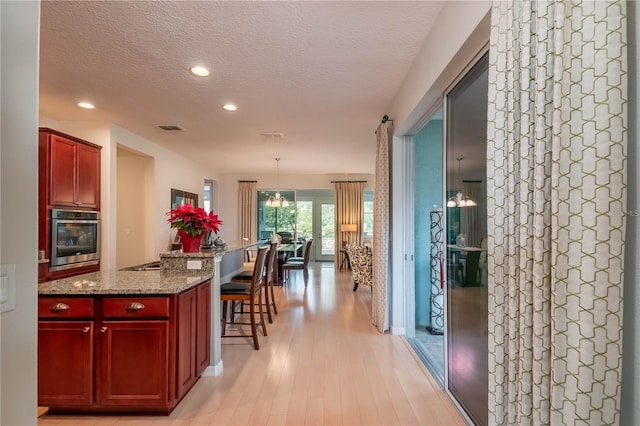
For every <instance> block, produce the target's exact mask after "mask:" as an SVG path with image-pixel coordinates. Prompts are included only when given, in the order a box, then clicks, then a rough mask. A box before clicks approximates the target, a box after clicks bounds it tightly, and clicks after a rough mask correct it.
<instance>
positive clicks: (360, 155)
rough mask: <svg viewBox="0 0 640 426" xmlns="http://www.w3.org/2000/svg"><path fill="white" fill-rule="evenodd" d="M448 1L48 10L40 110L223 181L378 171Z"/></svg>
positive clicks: (51, 4)
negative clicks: (96, 127) (397, 99)
mask: <svg viewBox="0 0 640 426" xmlns="http://www.w3.org/2000/svg"><path fill="white" fill-rule="evenodd" d="M442 3H443V2H441V1H408V2H405V1H371V2H369V1H318V2H315V1H298V2H280V1H264V2H262V1H253V2H244V1H203V2H195V1H121V2H120V1H101V2H96V1H69V2H67V1H43V2H42V4H41V8H42V19H41V35H40V37H41V59H40V112H41V114H43V115H45V116H48V117H51V118H53V119H56V120H60V121H105V120H107V121H111V122H113V123H115V124H118V125H120V126H122V127H124V128H126V129H129V130H130V131H132V132H134V133H137V134H139V135H141V136H143V137H146V138H148V139H150V140H153V141H155V142H157V143H159V144H161V145H163V146H165V147H167V148H169V149H173V150H176V151H179V152H180V153H182V154H184V155H186V156H188V157H190V158H192V159H194V160H195V161H198V162H200V163H202V164H205V165H207V166H210V167H211V168H212V172H213V173H228V172H242V171H247V170H251V171H254V172H256V173H261V172H266V173H270V172H274V170H275V166H276V162H275V160H274V158H275V157H280V158H281V161H280V171H281V172H282V173H287V174H292V173H320V174H325V173H373V172H374V158H375V136H374V130H375V129H376V127H377V126H378V124H379V123H380V119H381V118H382V116H383V115H384V114H388V108H389V107H390V105H391V103H392V100H393V98H394V96H395V95H396V92H397V91H398V89H399V87H400V85H401V84H402V81H403V79H404V77H405V75H406V74H407V72H408V70H409V68H410V66H411V64H412V61H413V59H414V57H415V55H416V53H417V52H418V50H419V49H420V47H421V45H422V43H423V41H424V39H425V37H426V36H427V33H428V31H429V28H430V27H431V25H432V24H433V22H434V20H435V18H436V16H437V13H438V12H439V11H440V9H441V7H442ZM196 64H200V65H204V66H207V67H209V68H210V69H211V71H212V74H211V76H210V77H207V78H198V77H194V76H193V75H191V74H190V73H189V68H190V67H191V66H193V65H196ZM81 100H87V101H91V102H93V103H95V105H96V109H95V110H90V111H89V110H83V109H80V108H79V107H77V106H76V103H77V102H78V101H81ZM227 102H232V103H234V104H236V105H237V106H238V111H235V112H227V111H224V110H223V109H222V105H223V104H225V103H227ZM391 118H393V117H391ZM161 124H162V125H166V124H175V125H179V126H181V127H182V128H184V131H181V132H177V133H176V132H173V133H167V132H164V131H161V130H159V129H158V128H157V125H161ZM265 132H281V133H283V134H284V139H281V140H273V139H268V138H265V137H263V136H262V135H261V134H262V133H265Z"/></svg>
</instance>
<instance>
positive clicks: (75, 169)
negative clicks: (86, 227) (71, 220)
mask: <svg viewBox="0 0 640 426" xmlns="http://www.w3.org/2000/svg"><path fill="white" fill-rule="evenodd" d="M101 148H102V147H100V146H99V145H95V144H92V143H90V142H87V141H83V140H81V139H78V138H75V137H73V136H69V135H65V134H64V133H60V132H57V131H55V130H51V129H47V128H41V129H40V179H41V180H40V182H41V185H40V188H41V190H43V189H44V190H45V192H48V197H47V198H48V201H47V203H46V204H47V205H48V206H50V207H58V206H60V207H74V208H81V209H84V208H86V209H92V210H99V209H100V149H101Z"/></svg>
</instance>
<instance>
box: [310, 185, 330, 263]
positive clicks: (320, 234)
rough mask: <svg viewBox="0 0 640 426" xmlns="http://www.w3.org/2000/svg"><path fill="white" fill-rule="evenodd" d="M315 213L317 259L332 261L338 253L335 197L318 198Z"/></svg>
mask: <svg viewBox="0 0 640 426" xmlns="http://www.w3.org/2000/svg"><path fill="white" fill-rule="evenodd" d="M315 207H316V208H315V210H314V215H313V222H314V229H315V235H316V238H315V239H314V241H315V242H314V244H313V245H314V246H315V250H314V251H315V260H316V261H320V262H332V261H333V260H334V259H335V255H336V202H335V199H333V198H316V202H315Z"/></svg>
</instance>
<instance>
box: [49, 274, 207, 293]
mask: <svg viewBox="0 0 640 426" xmlns="http://www.w3.org/2000/svg"><path fill="white" fill-rule="evenodd" d="M212 277H213V272H208V273H202V272H201V273H199V274H197V275H196V274H193V273H190V274H189V273H175V272H170V273H165V272H160V271H100V272H91V273H88V274H82V275H77V276H74V277H69V278H62V279H59V280H53V281H47V282H44V283H40V284H38V295H40V296H49V295H51V296H63V295H66V296H78V295H87V296H99V295H128V294H131V295H151V296H153V295H171V294H178V293H182V292H183V291H185V290H188V289H190V288H191V287H194V286H196V285H198V284H201V283H203V282H205V281H207V280H210V279H211V278H212Z"/></svg>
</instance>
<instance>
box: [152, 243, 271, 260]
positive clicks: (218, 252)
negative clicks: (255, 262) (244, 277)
mask: <svg viewBox="0 0 640 426" xmlns="http://www.w3.org/2000/svg"><path fill="white" fill-rule="evenodd" d="M262 244H269V242H268V241H250V242H246V241H227V242H226V243H225V246H224V247H223V248H213V249H208V250H201V251H198V252H195V253H183V252H182V250H174V251H170V252H166V253H160V257H161V258H163V257H164V258H169V257H175V258H185V257H215V256H223V255H224V254H225V253H231V252H235V251H238V250H245V249H247V248H250V247H255V246H259V245H262Z"/></svg>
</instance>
